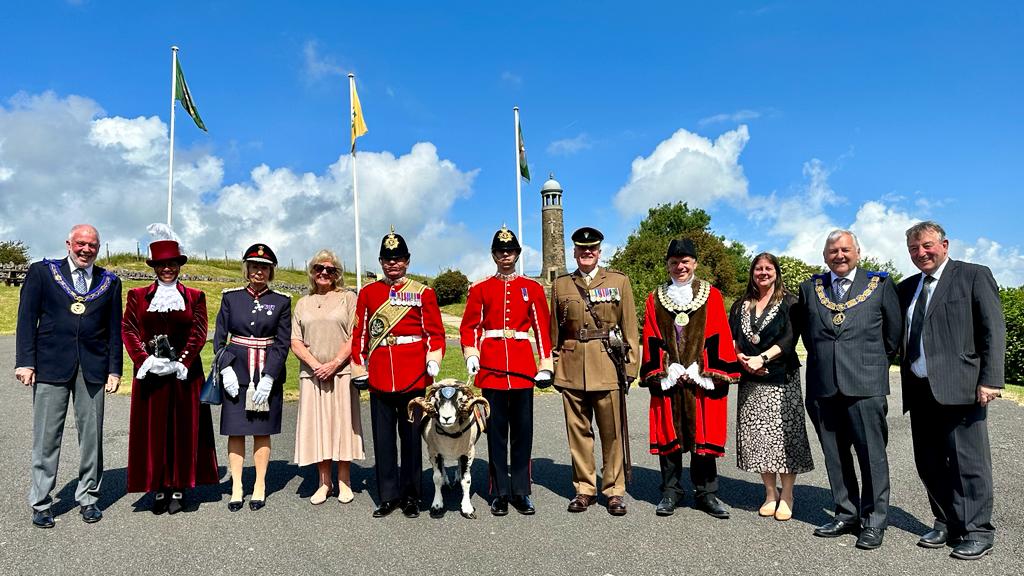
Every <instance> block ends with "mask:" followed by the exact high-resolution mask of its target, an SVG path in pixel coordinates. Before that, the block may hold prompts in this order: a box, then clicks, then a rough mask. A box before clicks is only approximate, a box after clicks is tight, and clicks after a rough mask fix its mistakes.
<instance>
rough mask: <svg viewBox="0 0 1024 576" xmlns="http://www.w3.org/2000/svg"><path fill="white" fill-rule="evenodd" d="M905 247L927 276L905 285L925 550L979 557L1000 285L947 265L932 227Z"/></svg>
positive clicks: (907, 378)
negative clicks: (928, 514) (927, 526)
mask: <svg viewBox="0 0 1024 576" xmlns="http://www.w3.org/2000/svg"><path fill="white" fill-rule="evenodd" d="M907 249H908V250H909V251H910V259H911V260H913V262H914V265H915V266H917V268H918V269H919V270H921V273H920V274H915V275H914V276H911V277H910V278H907V279H906V280H904V281H903V282H900V285H899V296H900V308H901V309H902V310H903V313H904V321H905V327H906V332H905V335H906V337H905V338H904V340H903V349H902V354H901V357H902V362H901V363H900V375H901V376H902V379H903V410H904V411H908V410H909V411H910V425H911V436H912V438H913V442H914V461H915V463H916V464H917V473H918V475H919V476H920V477H921V481H922V482H923V483H924V487H925V489H926V490H927V491H928V502H929V503H930V504H931V508H932V513H933V514H934V515H935V523H934V525H933V526H934V528H933V529H932V530H931V531H929V532H928V533H926V534H925V535H924V536H922V537H921V539H920V540H919V541H918V545H919V546H923V547H925V548H942V547H943V546H944V545H947V544H949V545H954V544H955V547H954V548H953V552H952V556H954V557H956V558H961V559H964V560H975V559H978V558H981V557H982V556H984V555H986V554H988V553H989V552H990V551H991V550H992V543H993V538H994V534H995V528H994V527H993V526H992V456H991V453H990V452H989V443H988V427H987V425H986V423H985V416H986V413H987V409H986V406H987V405H988V403H989V402H990V401H991V400H992V399H993V398H998V397H999V395H1000V390H1001V389H1002V388H1003V376H1004V373H1003V362H1004V357H1005V354H1006V322H1005V320H1004V318H1003V309H1002V306H1001V304H1000V302H999V288H998V287H997V286H996V281H995V279H994V278H993V277H992V272H991V271H990V270H989V269H988V268H986V267H984V266H979V265H977V264H969V263H967V262H958V261H955V260H950V259H949V257H948V252H949V241H948V240H947V239H946V232H945V230H943V229H942V226H939V225H938V224H936V223H935V222H921V223H919V224H915V225H914V226H912V227H911V228H910V229H909V230H907Z"/></svg>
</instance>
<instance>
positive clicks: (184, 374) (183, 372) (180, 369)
mask: <svg viewBox="0 0 1024 576" xmlns="http://www.w3.org/2000/svg"><path fill="white" fill-rule="evenodd" d="M171 366H174V371H175V372H177V374H176V375H175V378H177V379H178V380H184V379H186V378H188V368H186V367H185V365H184V364H182V363H181V362H171Z"/></svg>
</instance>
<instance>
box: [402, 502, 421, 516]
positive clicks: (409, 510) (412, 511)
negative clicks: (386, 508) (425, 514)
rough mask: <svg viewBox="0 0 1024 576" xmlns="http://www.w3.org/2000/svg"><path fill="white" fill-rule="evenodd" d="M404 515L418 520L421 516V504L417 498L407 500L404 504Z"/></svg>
mask: <svg viewBox="0 0 1024 576" xmlns="http://www.w3.org/2000/svg"><path fill="white" fill-rule="evenodd" d="M402 515H403V516H405V517H406V518H418V517H419V515H420V503H419V502H418V501H417V500H416V499H415V498H406V499H405V503H404V504H402Z"/></svg>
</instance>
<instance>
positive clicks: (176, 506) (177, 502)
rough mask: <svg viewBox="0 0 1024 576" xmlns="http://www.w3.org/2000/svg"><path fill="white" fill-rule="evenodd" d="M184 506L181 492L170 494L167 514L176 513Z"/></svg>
mask: <svg viewBox="0 0 1024 576" xmlns="http://www.w3.org/2000/svg"><path fill="white" fill-rule="evenodd" d="M184 508H185V501H184V495H183V494H182V493H181V492H174V493H173V494H171V501H170V503H168V504H167V513H168V514H177V513H178V512H181V511H182V509H184Z"/></svg>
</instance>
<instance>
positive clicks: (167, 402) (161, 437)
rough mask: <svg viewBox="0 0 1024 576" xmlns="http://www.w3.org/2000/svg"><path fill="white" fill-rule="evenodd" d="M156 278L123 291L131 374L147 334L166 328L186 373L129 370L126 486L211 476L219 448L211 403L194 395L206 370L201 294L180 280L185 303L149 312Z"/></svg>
mask: <svg viewBox="0 0 1024 576" xmlns="http://www.w3.org/2000/svg"><path fill="white" fill-rule="evenodd" d="M156 286H157V285H156V283H153V284H151V285H149V286H143V287H141V288H133V289H132V290H129V291H128V300H127V302H126V303H125V307H124V318H123V319H122V321H121V338H122V340H123V341H124V347H125V350H127V351H128V355H129V356H130V357H131V359H132V362H133V363H134V366H135V367H134V369H133V370H132V374H133V375H134V374H137V373H138V370H139V367H140V366H141V365H142V363H143V362H145V360H146V358H148V357H149V353H148V352H147V351H146V342H147V341H148V340H150V339H152V338H153V337H154V336H156V335H157V334H166V335H167V336H168V338H169V339H170V342H171V346H172V347H173V348H174V350H175V352H176V353H177V355H178V357H177V358H175V360H177V361H179V362H181V363H182V364H184V365H185V367H186V368H188V377H187V378H186V379H185V380H178V379H177V377H176V376H175V375H174V374H169V375H167V376H157V375H155V374H147V375H146V377H145V378H143V379H142V380H137V379H135V378H134V376H133V377H132V401H131V412H130V415H129V419H128V491H129V492H153V491H157V490H162V489H183V488H192V487H194V486H196V485H197V484H216V483H218V482H219V481H220V478H219V477H218V474H217V451H216V448H215V446H216V445H215V444H214V440H213V419H212V418H211V416H210V407H209V406H207V405H205V404H200V403H199V391H200V390H201V389H202V386H203V381H204V380H205V375H204V374H203V363H202V361H201V360H200V359H199V351H200V350H201V349H202V348H203V346H204V345H205V344H206V330H207V319H206V294H204V293H203V292H202V291H201V290H196V289H194V288H186V287H184V286H182V285H181V283H178V292H180V293H181V295H182V297H184V299H185V310H179V311H174V312H147V311H146V310H147V308H149V303H150V301H151V300H152V298H153V294H155V293H156Z"/></svg>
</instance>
